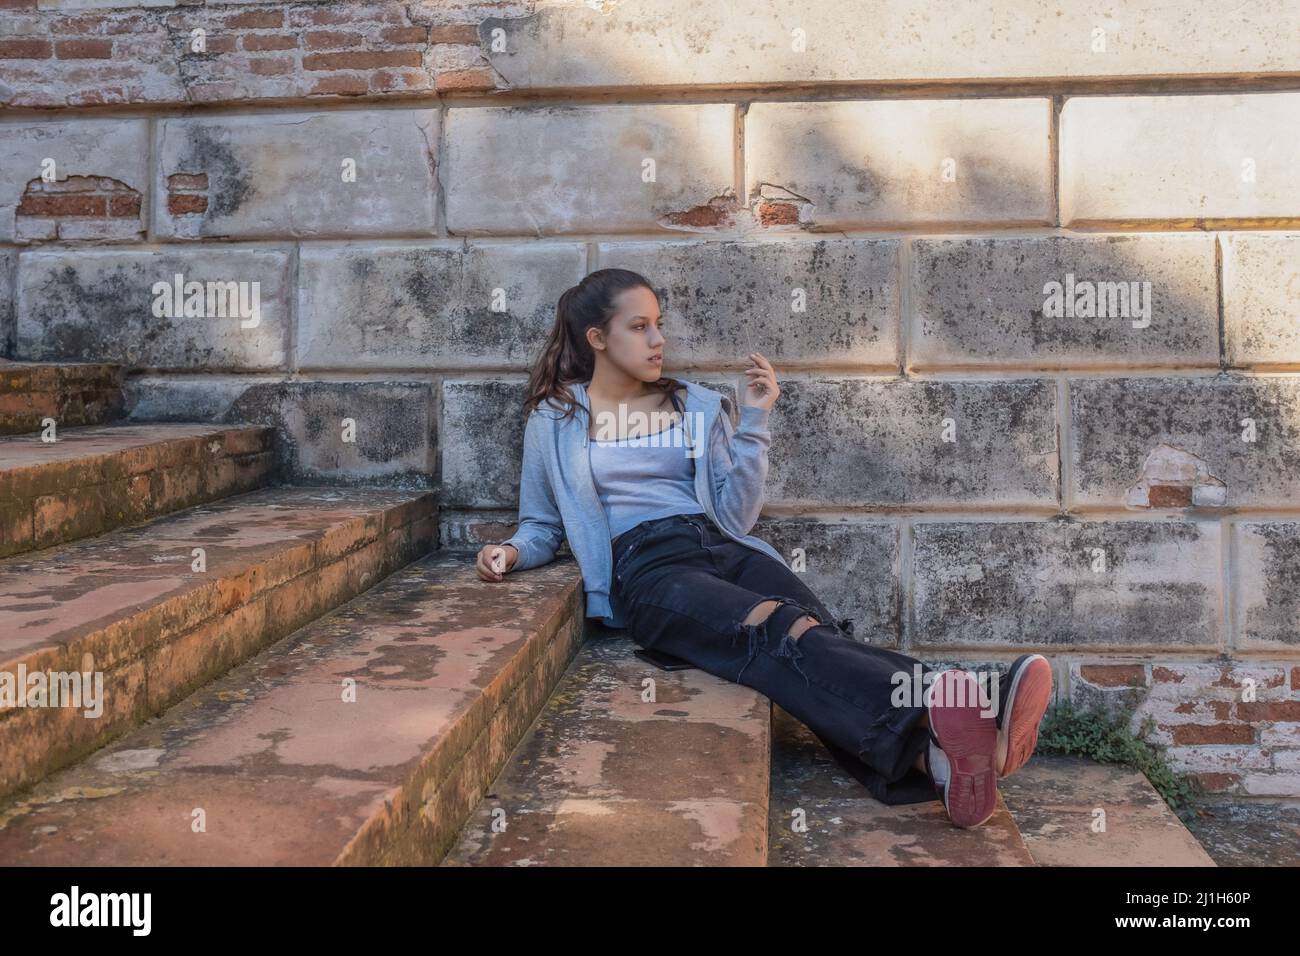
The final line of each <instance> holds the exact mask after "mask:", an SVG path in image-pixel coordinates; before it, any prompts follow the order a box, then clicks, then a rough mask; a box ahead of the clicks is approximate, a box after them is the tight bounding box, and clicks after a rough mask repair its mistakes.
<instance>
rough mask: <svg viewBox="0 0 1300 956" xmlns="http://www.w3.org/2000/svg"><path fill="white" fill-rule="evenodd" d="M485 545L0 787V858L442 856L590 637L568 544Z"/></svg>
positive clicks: (417, 571) (210, 861)
mask: <svg viewBox="0 0 1300 956" xmlns="http://www.w3.org/2000/svg"><path fill="white" fill-rule="evenodd" d="M472 564H473V557H472V555H464V554H457V555H448V554H445V553H435V554H432V555H429V556H427V557H426V558H424V559H422V560H420V561H418V562H416V563H415V564H413V565H411V566H410V567H408V568H405V569H403V570H401V571H399V572H397V573H396V574H394V575H392V576H391V577H389V578H387V579H386V580H385V581H383V582H381V583H380V584H378V585H377V586H375V587H374V588H372V589H371V590H370V591H368V592H367V593H365V594H364V595H362V596H361V597H359V598H357V599H355V600H353V601H352V602H350V603H348V604H346V605H344V606H343V607H341V608H338V609H336V610H335V611H333V612H332V613H330V614H328V615H327V616H325V617H323V618H321V619H319V620H316V621H314V622H312V623H311V624H309V625H308V626H306V627H304V628H302V629H301V630H299V631H297V632H296V633H294V634H293V635H291V636H290V637H288V638H287V639H285V640H283V641H280V642H278V643H276V644H274V645H272V646H271V647H270V648H267V649H266V650H265V651H263V652H262V653H261V654H259V655H257V656H256V657H254V658H253V659H251V660H249V661H247V662H245V663H244V664H242V665H241V666H239V667H238V668H236V669H234V670H232V671H231V672H230V673H229V674H227V675H225V676H224V677H222V678H221V679H219V680H217V681H215V682H213V683H212V684H209V685H208V686H206V687H204V688H202V689H201V690H200V691H198V692H197V693H196V694H194V695H193V696H191V697H190V698H189V699H187V700H185V701H183V702H182V703H181V704H179V705H177V706H176V707H174V708H172V709H171V710H169V711H168V712H167V713H166V714H165V715H163V716H162V717H160V718H158V719H156V720H152V721H150V722H149V723H147V724H145V725H144V726H142V727H140V728H138V729H137V730H135V731H133V732H132V733H131V734H129V735H127V736H126V737H124V738H123V739H122V740H120V741H118V742H116V743H115V744H113V745H112V746H110V747H108V748H106V749H104V750H102V751H100V752H99V753H97V754H94V755H92V756H90V757H89V758H87V759H86V760H84V761H83V762H81V763H80V764H78V765H76V766H74V767H70V768H68V769H67V770H64V771H61V772H60V773H57V774H55V775H53V776H51V777H50V778H49V779H47V780H45V781H43V782H42V783H41V784H39V785H38V786H37V787H35V788H33V789H32V790H31V791H28V792H26V793H24V794H22V795H20V798H19V799H16V800H15V799H13V798H11V799H10V800H9V801H8V802H7V803H0V865H27V864H31V865H68V864H75V865H138V864H158V865H170V864H205V865H226V864H253V865H279V864H298V865H323V864H330V863H335V864H375V863H384V864H417V863H423V864H428V863H436V862H437V861H438V860H439V859H440V858H441V856H442V854H443V853H445V851H446V849H447V847H448V845H449V844H450V842H451V840H452V838H453V837H454V836H455V834H456V833H457V831H458V830H459V829H460V826H461V825H462V824H463V823H464V821H465V819H466V817H467V815H468V813H469V811H470V809H471V807H472V806H473V805H474V802H475V801H476V800H477V799H478V797H479V796H480V795H481V794H482V793H483V790H484V788H485V786H486V785H487V783H488V782H489V781H490V780H491V779H492V777H493V776H494V775H495V773H496V772H497V770H498V769H499V768H500V767H501V766H502V764H503V763H504V761H505V759H506V757H507V756H508V755H509V753H510V750H511V748H512V747H513V746H514V744H515V743H516V742H517V741H518V739H519V737H520V736H521V735H522V734H523V733H524V731H525V730H526V729H527V727H528V725H529V724H530V723H531V722H532V720H533V719H534V717H535V716H536V714H537V712H538V710H539V709H540V708H541V706H542V704H543V703H544V702H545V700H546V698H547V696H548V695H549V693H550V692H551V690H552V689H553V688H554V685H555V682H556V681H557V680H558V679H559V677H560V675H561V674H563V672H564V668H565V666H566V664H567V663H568V662H569V660H570V659H571V658H572V655H573V652H574V649H575V648H576V647H577V646H578V644H579V643H580V642H581V639H582V613H583V610H582V604H581V601H580V599H581V596H582V588H581V577H580V575H579V573H578V569H577V566H576V565H575V564H574V563H573V561H572V560H562V561H557V562H555V563H553V564H551V565H548V566H546V567H544V568H538V569H535V570H530V571H528V572H526V573H521V574H519V575H517V576H511V577H510V578H509V579H508V580H507V581H506V582H503V583H501V584H486V583H484V582H481V581H479V580H478V579H477V576H476V575H475V574H474V571H473V567H472ZM349 688H351V693H350V694H349V692H348V691H349ZM349 697H351V698H352V699H349ZM200 821H201V826H200Z"/></svg>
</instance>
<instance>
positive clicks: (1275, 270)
mask: <svg viewBox="0 0 1300 956" xmlns="http://www.w3.org/2000/svg"><path fill="white" fill-rule="evenodd" d="M1221 241H1222V244H1223V246H1222V247H1223V325H1224V350H1225V352H1226V354H1227V361H1228V364H1229V365H1237V366H1242V365H1268V364H1272V363H1278V364H1292V365H1293V364H1300V233H1295V232H1291V233H1233V234H1229V235H1226V236H1223V237H1222V240H1221Z"/></svg>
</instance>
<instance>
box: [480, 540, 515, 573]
mask: <svg viewBox="0 0 1300 956" xmlns="http://www.w3.org/2000/svg"><path fill="white" fill-rule="evenodd" d="M494 557H495V558H496V559H497V561H496V566H495V567H494V566H493V563H492V559H493V558H494ZM518 560H519V550H518V549H517V548H516V547H515V546H514V545H513V544H485V545H483V547H482V548H480V549H479V552H478V561H477V563H475V565H474V569H475V570H476V571H478V576H479V577H480V578H482V579H483V580H484V581H500V580H502V579H503V578H504V577H505V575H506V574H507V573H508V572H509V571H510V569H511V568H513V567H514V566H515V562H516V561H518ZM497 568H500V569H501V570H500V571H498V570H497Z"/></svg>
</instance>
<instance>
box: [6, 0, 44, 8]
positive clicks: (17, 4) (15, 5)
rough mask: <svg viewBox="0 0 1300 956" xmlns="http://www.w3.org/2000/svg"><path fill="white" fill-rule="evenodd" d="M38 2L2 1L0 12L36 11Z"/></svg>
mask: <svg viewBox="0 0 1300 956" xmlns="http://www.w3.org/2000/svg"><path fill="white" fill-rule="evenodd" d="M35 9H36V0H0V10H35Z"/></svg>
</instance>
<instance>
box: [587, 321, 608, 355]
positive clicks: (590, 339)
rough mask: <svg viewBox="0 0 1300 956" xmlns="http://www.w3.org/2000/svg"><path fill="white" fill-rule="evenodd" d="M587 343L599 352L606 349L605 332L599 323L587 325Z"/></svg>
mask: <svg viewBox="0 0 1300 956" xmlns="http://www.w3.org/2000/svg"><path fill="white" fill-rule="evenodd" d="M587 344H588V345H590V346H591V347H592V348H593V349H595V350H596V351H598V352H603V351H604V350H605V332H604V330H602V329H601V327H600V326H599V325H589V326H587Z"/></svg>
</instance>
